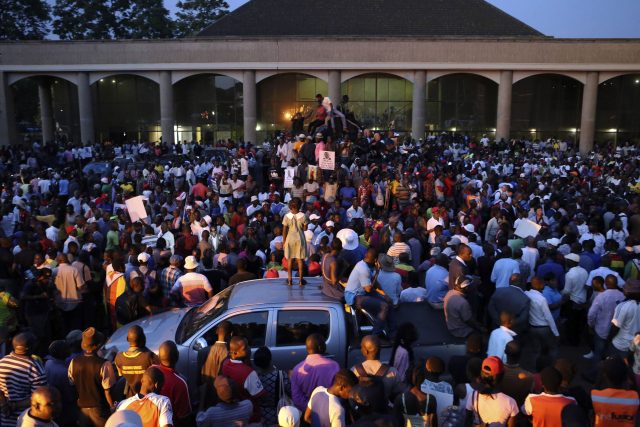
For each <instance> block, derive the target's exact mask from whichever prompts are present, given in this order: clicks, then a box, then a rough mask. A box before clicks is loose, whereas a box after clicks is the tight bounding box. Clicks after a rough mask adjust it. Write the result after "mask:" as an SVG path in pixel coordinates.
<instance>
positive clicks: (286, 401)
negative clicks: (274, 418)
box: [276, 370, 295, 414]
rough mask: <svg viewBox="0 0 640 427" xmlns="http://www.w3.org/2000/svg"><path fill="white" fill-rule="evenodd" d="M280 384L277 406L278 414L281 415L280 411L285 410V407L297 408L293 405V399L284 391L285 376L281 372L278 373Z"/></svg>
mask: <svg viewBox="0 0 640 427" xmlns="http://www.w3.org/2000/svg"><path fill="white" fill-rule="evenodd" d="M278 383H279V387H278V405H277V412H276V414H279V413H280V409H281V408H284V407H285V406H295V405H294V404H293V400H291V398H290V397H289V396H288V395H287V393H285V391H284V375H283V374H282V371H280V370H279V371H278Z"/></svg>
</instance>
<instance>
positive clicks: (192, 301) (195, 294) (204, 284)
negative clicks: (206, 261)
mask: <svg viewBox="0 0 640 427" xmlns="http://www.w3.org/2000/svg"><path fill="white" fill-rule="evenodd" d="M171 292H172V293H174V294H181V295H182V298H183V299H184V302H185V304H186V305H188V306H189V307H195V306H199V305H202V304H204V303H205V302H206V301H207V299H208V298H209V297H208V294H207V293H208V292H213V289H212V288H211V284H209V280H208V279H207V276H205V275H203V274H200V273H194V272H192V271H191V272H189V273H186V274H184V275H182V276H180V277H179V278H178V280H176V282H175V284H174V285H173V287H172V288H171Z"/></svg>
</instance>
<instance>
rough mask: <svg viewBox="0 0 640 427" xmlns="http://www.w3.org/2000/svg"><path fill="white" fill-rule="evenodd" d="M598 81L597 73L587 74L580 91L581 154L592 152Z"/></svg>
mask: <svg viewBox="0 0 640 427" xmlns="http://www.w3.org/2000/svg"><path fill="white" fill-rule="evenodd" d="M598 79H599V75H598V72H597V71H589V72H588V73H587V82H586V83H585V85H584V90H583V91H582V115H581V117H580V144H579V149H580V152H581V153H582V154H586V153H588V152H590V151H591V150H593V142H594V139H595V135H596V107H597V104H598Z"/></svg>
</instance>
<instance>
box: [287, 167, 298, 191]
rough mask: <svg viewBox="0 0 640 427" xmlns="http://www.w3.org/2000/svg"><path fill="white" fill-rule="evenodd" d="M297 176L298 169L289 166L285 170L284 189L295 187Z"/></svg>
mask: <svg viewBox="0 0 640 427" xmlns="http://www.w3.org/2000/svg"><path fill="white" fill-rule="evenodd" d="M294 176H296V168H294V167H291V166H288V167H286V168H285V170H284V188H292V187H293V177H294Z"/></svg>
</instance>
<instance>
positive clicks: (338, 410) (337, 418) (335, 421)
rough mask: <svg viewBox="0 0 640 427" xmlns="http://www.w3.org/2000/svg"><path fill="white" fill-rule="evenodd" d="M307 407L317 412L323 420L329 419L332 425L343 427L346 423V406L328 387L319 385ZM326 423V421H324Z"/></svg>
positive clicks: (333, 426) (332, 426)
mask: <svg viewBox="0 0 640 427" xmlns="http://www.w3.org/2000/svg"><path fill="white" fill-rule="evenodd" d="M307 407H308V408H309V409H310V410H311V413H312V419H313V418H315V417H314V416H313V413H314V412H315V413H317V414H318V417H319V418H320V420H321V421H325V420H327V421H329V422H330V425H331V427H342V426H345V425H346V421H345V414H344V408H343V407H342V405H341V404H340V399H338V397H337V396H334V395H333V394H331V393H329V392H328V391H327V389H326V388H324V387H322V386H318V387H316V388H315V390H313V393H311V397H310V398H309V403H308V404H307ZM323 424H324V423H323Z"/></svg>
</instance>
